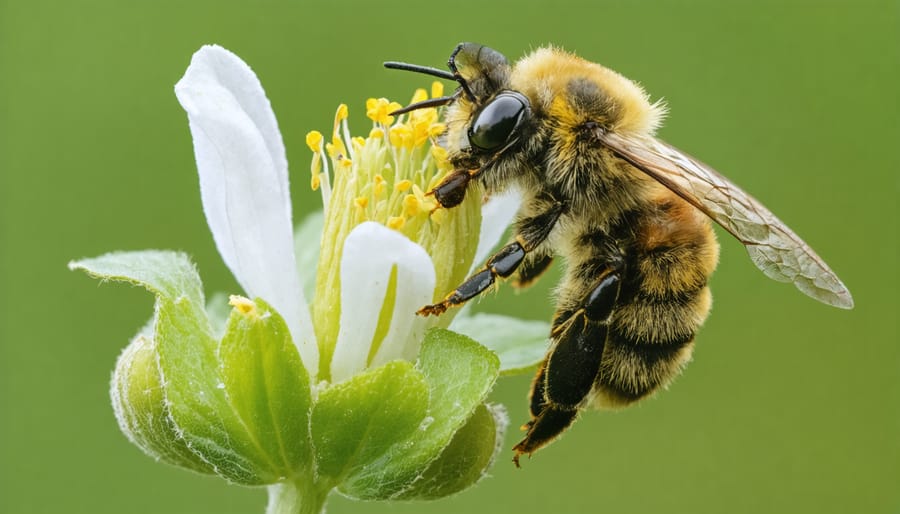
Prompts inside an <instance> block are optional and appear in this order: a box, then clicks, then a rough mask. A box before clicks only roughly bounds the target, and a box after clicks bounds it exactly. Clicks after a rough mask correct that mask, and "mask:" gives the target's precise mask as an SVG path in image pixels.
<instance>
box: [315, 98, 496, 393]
mask: <svg viewBox="0 0 900 514" xmlns="http://www.w3.org/2000/svg"><path fill="white" fill-rule="evenodd" d="M442 95H443V87H442V85H441V84H440V83H438V82H435V83H434V85H433V86H432V89H431V97H432V98H434V97H440V96H442ZM427 98H428V93H427V92H426V91H425V90H424V89H419V90H417V91H416V92H415V94H414V95H413V97H412V100H411V102H419V101H422V100H426V99H427ZM401 107H402V106H401V105H400V104H398V103H396V102H390V101H388V100H387V99H384V98H379V99H375V98H370V99H369V100H368V101H367V102H366V116H367V117H368V118H369V119H371V120H372V128H371V130H370V131H369V133H368V136H367V137H351V135H350V129H349V124H348V116H349V109H348V108H347V106H346V105H344V104H341V105H340V106H338V109H337V112H336V113H335V117H334V124H333V128H332V131H331V140H330V141H329V142H326V141H325V138H324V136H323V135H322V134H321V133H320V132H317V131H313V132H310V133H309V134H308V135H307V138H306V142H307V145H309V147H310V149H312V151H313V158H312V164H311V171H312V179H311V186H312V188H313V189H314V190H319V191H321V193H322V199H323V203H324V205H325V223H324V229H323V233H322V242H321V254H320V255H321V256H320V258H319V264H318V269H317V271H316V294H315V299H316V300H315V304H314V305H313V324H314V325H315V329H316V336H317V339H318V341H319V346H320V351H321V355H322V358H321V361H320V373H324V375H321V376H327V373H328V371H327V369H328V363H329V362H330V360H331V355H332V352H333V345H334V341H335V339H336V337H337V333H338V329H339V321H340V257H341V254H342V250H343V243H344V240H345V239H346V237H347V235H349V234H350V231H352V230H353V228H354V227H356V226H357V225H359V224H360V223H363V222H365V221H375V222H378V223H381V224H382V225H384V226H386V227H388V228H391V229H394V230H396V231H397V232H400V233H401V234H403V235H404V236H406V237H407V238H409V239H410V240H411V241H413V242H415V243H417V244H419V245H420V246H422V247H423V248H424V249H425V251H426V252H427V253H428V254H429V255H430V256H431V257H432V261H433V264H434V267H435V275H436V278H437V280H436V287H435V292H434V298H433V299H434V300H438V297H439V296H440V295H442V294H444V293H446V292H447V291H450V290H452V289H453V287H455V286H456V285H457V284H459V283H460V282H462V280H464V279H465V277H466V274H467V273H468V271H469V268H470V266H471V263H472V259H473V257H474V254H475V249H476V246H477V243H478V235H479V230H480V224H481V195H480V194H478V193H477V192H475V191H472V193H473V194H469V195H468V196H467V199H466V201H464V202H463V203H462V204H460V205H459V206H458V207H455V208H454V209H453V210H450V211H448V210H446V209H442V208H439V205H438V203H437V201H436V200H435V199H434V197H433V196H432V195H429V194H428V192H429V191H431V190H432V188H434V187H435V186H436V185H438V184H439V183H440V182H441V180H442V179H443V178H444V177H445V176H446V175H447V173H448V172H449V171H451V170H450V167H449V166H450V165H449V163H448V161H447V152H446V150H445V149H444V148H442V147H441V146H439V144H438V143H437V139H438V137H439V136H440V135H441V134H442V133H443V132H444V130H445V125H444V124H443V123H442V121H441V114H442V113H441V112H440V111H439V110H438V109H437V108H425V109H418V110H415V111H412V112H410V113H408V114H404V115H400V116H391V115H390V113H391V112H393V111H396V110H397V109H400V108H401ZM329 164H330V165H329ZM329 170H333V183H332V181H331V179H332V177H331V176H330V174H329ZM377 250H378V249H373V251H377ZM388 296H390V294H389V295H388ZM392 301H393V298H386V299H385V302H392ZM380 307H381V306H373V309H374V310H375V312H376V313H377V312H379V311H381V310H382V309H381V308H380ZM376 315H377V314H376ZM451 319H452V318H451V317H450V316H447V317H444V318H441V319H438V320H437V321H436V323H437V324H438V325H439V326H446V325H447V324H449V323H450V321H451Z"/></svg>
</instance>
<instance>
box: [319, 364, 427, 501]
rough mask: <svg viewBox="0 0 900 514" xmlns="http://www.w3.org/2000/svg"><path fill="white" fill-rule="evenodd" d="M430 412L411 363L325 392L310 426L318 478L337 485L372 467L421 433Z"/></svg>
mask: <svg viewBox="0 0 900 514" xmlns="http://www.w3.org/2000/svg"><path fill="white" fill-rule="evenodd" d="M427 407H428V385H427V384H426V383H425V377H424V376H423V375H422V373H421V372H420V371H418V370H416V369H415V368H414V367H413V365H412V363H410V362H406V361H393V362H389V363H387V364H385V365H384V366H381V367H379V368H375V369H373V370H369V371H366V372H364V373H361V374H358V375H355V376H353V377H352V378H351V379H349V380H347V381H345V382H341V383H339V384H336V385H333V386H331V387H329V388H328V389H325V390H323V391H321V392H320V393H319V397H318V399H317V401H316V403H315V405H314V406H313V410H312V420H311V423H310V426H311V429H312V438H313V444H314V446H315V451H316V468H317V470H318V473H319V475H321V476H324V477H327V478H328V479H329V480H331V481H332V482H333V483H334V484H337V483H339V482H340V481H341V480H342V479H343V478H344V477H346V476H348V475H352V474H354V473H356V472H357V470H359V469H360V468H362V467H365V466H369V465H371V464H372V462H374V461H376V460H377V459H379V458H380V457H381V456H383V455H384V453H385V452H386V451H387V450H388V449H390V448H392V447H393V446H394V445H396V444H397V443H398V442H400V441H403V440H406V439H407V438H408V437H409V436H410V435H411V434H412V433H414V432H417V431H418V430H419V429H420V428H421V425H422V422H423V419H424V418H425V414H426V409H427Z"/></svg>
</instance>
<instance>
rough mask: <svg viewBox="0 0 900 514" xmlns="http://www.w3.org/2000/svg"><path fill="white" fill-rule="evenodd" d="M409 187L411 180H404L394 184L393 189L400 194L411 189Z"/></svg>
mask: <svg viewBox="0 0 900 514" xmlns="http://www.w3.org/2000/svg"><path fill="white" fill-rule="evenodd" d="M411 187H412V180H409V179H408V178H405V179H403V180H401V181H400V182H397V183H396V184H394V189H396V190H397V191H399V192H401V193H402V192H404V191H408V190H409V188H411Z"/></svg>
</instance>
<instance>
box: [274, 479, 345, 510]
mask: <svg viewBox="0 0 900 514" xmlns="http://www.w3.org/2000/svg"><path fill="white" fill-rule="evenodd" d="M268 490H269V503H268V505H266V514H321V513H323V512H325V500H326V499H327V498H328V493H329V492H331V490H330V489H325V490H324V491H323V490H320V489H319V488H318V487H316V484H314V483H312V482H310V481H309V480H303V479H300V480H296V481H291V480H287V481H285V482H280V483H278V484H275V485H270V486H269V487H268Z"/></svg>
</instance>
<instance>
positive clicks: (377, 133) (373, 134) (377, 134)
mask: <svg viewBox="0 0 900 514" xmlns="http://www.w3.org/2000/svg"><path fill="white" fill-rule="evenodd" d="M369 138H370V139H384V130H382V129H381V128H380V127H372V130H370V131H369Z"/></svg>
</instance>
